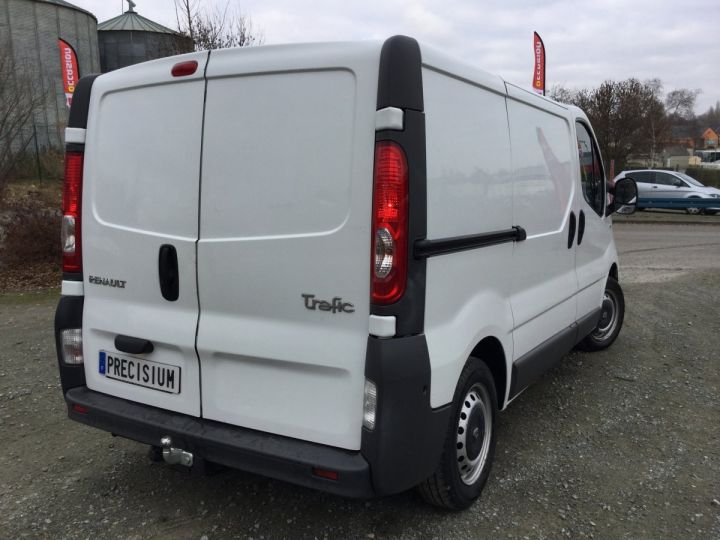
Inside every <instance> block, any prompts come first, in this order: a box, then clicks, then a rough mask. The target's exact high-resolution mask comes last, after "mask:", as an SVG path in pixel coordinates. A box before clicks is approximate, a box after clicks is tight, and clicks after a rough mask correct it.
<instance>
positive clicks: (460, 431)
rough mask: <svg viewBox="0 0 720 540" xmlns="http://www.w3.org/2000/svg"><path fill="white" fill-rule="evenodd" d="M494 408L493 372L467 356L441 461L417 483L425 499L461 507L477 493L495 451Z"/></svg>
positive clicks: (436, 504)
mask: <svg viewBox="0 0 720 540" xmlns="http://www.w3.org/2000/svg"><path fill="white" fill-rule="evenodd" d="M497 410H498V409H497V392H496V390H495V383H494V381H493V377H492V373H490V370H489V369H488V367H487V365H485V363H484V362H483V361H482V360H480V359H479V358H470V360H468V363H467V364H466V365H465V368H464V369H463V371H462V373H461V374H460V380H459V381H458V385H457V387H456V389H455V397H454V401H453V412H452V416H451V420H450V426H449V429H448V433H447V436H446V440H445V445H444V448H443V454H442V456H441V458H440V463H438V466H437V469H436V470H435V472H434V473H433V474H432V476H430V478H428V479H427V480H425V481H424V482H422V483H421V484H420V485H419V486H418V489H419V490H420V494H421V495H422V497H423V499H425V501H427V502H429V503H430V504H432V505H435V506H439V507H441V508H447V509H450V510H464V509H465V508H468V507H469V506H470V505H471V504H472V503H473V502H474V501H475V500H476V499H477V498H478V497H479V496H480V493H481V492H482V490H483V487H484V486H485V483H486V482H487V479H488V476H489V475H490V466H491V464H492V460H493V456H494V455H495V442H496V437H495V416H496V414H497Z"/></svg>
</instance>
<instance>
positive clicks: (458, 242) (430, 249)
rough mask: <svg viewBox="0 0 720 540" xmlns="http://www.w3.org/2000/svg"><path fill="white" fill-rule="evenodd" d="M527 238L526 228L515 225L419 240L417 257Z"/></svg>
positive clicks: (416, 250) (519, 240)
mask: <svg viewBox="0 0 720 540" xmlns="http://www.w3.org/2000/svg"><path fill="white" fill-rule="evenodd" d="M526 238H527V233H526V232H525V229H523V228H522V227H520V226H514V227H512V228H511V229H507V230H504V231H493V232H488V233H481V234H468V235H466V236H453V237H449V238H438V239H437V240H418V241H417V242H415V258H417V259H425V258H427V257H435V256H436V255H447V254H448V253H457V252H458V251H467V250H470V249H477V248H482V247H488V246H496V245H498V244H506V243H508V242H522V241H523V240H525V239H526Z"/></svg>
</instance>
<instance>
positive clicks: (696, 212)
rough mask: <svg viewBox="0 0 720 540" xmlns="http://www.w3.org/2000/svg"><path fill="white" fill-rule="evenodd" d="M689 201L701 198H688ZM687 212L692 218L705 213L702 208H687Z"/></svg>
mask: <svg viewBox="0 0 720 540" xmlns="http://www.w3.org/2000/svg"><path fill="white" fill-rule="evenodd" d="M688 198H689V199H699V198H700V197H688ZM685 211H686V212H687V213H688V214H690V215H691V216H697V215H700V214H702V213H703V209H702V208H686V209H685Z"/></svg>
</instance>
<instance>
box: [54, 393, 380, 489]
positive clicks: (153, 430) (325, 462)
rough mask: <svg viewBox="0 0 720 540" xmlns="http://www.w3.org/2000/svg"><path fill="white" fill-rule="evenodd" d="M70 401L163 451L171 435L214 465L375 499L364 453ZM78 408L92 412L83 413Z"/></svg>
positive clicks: (122, 404)
mask: <svg viewBox="0 0 720 540" xmlns="http://www.w3.org/2000/svg"><path fill="white" fill-rule="evenodd" d="M65 401H66V402H67V405H68V416H69V417H70V418H72V419H73V420H76V421H78V422H80V423H83V424H86V425H88V426H92V427H95V428H99V429H102V430H105V431H109V432H111V433H113V434H115V435H119V436H122V437H126V438H128V439H132V440H134V441H138V442H142V443H145V444H149V445H154V446H159V445H160V439H161V438H162V437H164V436H166V435H169V436H170V437H172V440H173V446H176V447H178V448H182V449H183V450H187V451H188V452H192V453H193V455H194V456H197V457H201V458H203V459H206V460H207V461H211V462H213V463H220V464H222V465H226V466H228V467H233V468H236V469H241V470H244V471H248V472H252V473H256V474H260V475H263V476H268V477H270V478H277V479H279V480H285V481H288V482H292V483H294V484H300V485H302V486H306V487H310V488H315V489H320V490H323V491H328V492H331V493H335V494H337V495H343V496H346V497H358V498H369V497H372V496H374V495H375V491H374V490H373V488H372V482H371V478H370V466H369V464H368V463H367V461H366V460H365V459H364V458H363V457H362V455H361V454H360V452H351V451H346V450H341V449H338V448H332V447H329V446H324V445H320V444H314V443H309V442H306V441H300V440H297V439H291V438H289V437H281V436H279V435H272V434H268V433H262V432H259V431H254V430H251V429H245V428H239V427H236V426H230V425H227V424H223V423H220V422H214V421H212V420H204V419H202V418H195V417H191V416H187V415H184V414H179V413H174V412H170V411H165V410H162V409H158V408H156V407H151V406H149V405H142V404H140V403H135V402H132V401H127V400H124V399H120V398H116V397H113V396H109V395H106V394H101V393H99V392H95V391H93V390H89V389H88V388H87V387H84V386H83V387H78V388H73V389H71V390H69V391H68V392H67V394H65ZM74 405H80V406H82V407H84V408H85V409H87V413H79V412H77V411H76V410H75V409H74ZM314 467H317V468H320V469H324V470H331V471H336V472H337V473H338V480H337V481H335V480H329V479H325V478H320V477H318V476H314V475H313V468H314Z"/></svg>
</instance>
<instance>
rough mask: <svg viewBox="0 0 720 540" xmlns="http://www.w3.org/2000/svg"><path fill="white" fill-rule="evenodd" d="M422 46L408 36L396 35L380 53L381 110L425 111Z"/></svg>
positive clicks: (378, 103) (378, 100)
mask: <svg viewBox="0 0 720 540" xmlns="http://www.w3.org/2000/svg"><path fill="white" fill-rule="evenodd" d="M421 65H422V62H421V57H420V46H419V45H418V42H417V41H416V40H415V39H413V38H411V37H407V36H393V37H391V38H388V39H387V40H386V41H385V43H383V46H382V50H381V52H380V73H379V78H378V96H377V108H378V109H384V108H385V107H397V108H398V109H412V110H415V111H422V110H424V109H425V107H424V105H423V85H422V70H421Z"/></svg>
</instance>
